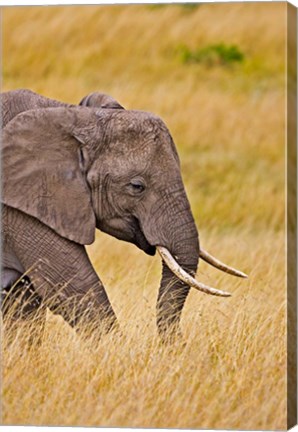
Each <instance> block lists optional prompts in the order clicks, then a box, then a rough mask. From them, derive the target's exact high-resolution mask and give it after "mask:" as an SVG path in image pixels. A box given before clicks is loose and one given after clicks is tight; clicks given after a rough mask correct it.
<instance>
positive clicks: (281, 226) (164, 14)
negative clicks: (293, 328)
mask: <svg viewBox="0 0 298 432" xmlns="http://www.w3.org/2000/svg"><path fill="white" fill-rule="evenodd" d="M286 7H287V6H286V3H234V4H202V5H198V6H189V5H188V6H187V5H166V6H158V5H127V6H94V7H90V6H87V7H86V6H83V7H78V6H76V7H75V6H68V7H26V8H16V7H11V8H4V9H2V27H3V31H2V32H3V61H2V66H3V90H11V89H16V88H30V89H32V90H34V91H36V92H39V93H42V94H43V95H45V96H48V97H52V98H55V99H60V100H63V101H67V102H70V103H78V102H79V101H80V100H81V98H82V97H83V96H85V95H86V94H87V93H89V92H92V91H95V90H99V91H103V92H106V93H109V94H111V95H112V96H113V97H115V98H116V99H117V100H118V101H119V102H120V103H121V104H122V105H124V106H125V107H126V108H131V109H141V110H147V111H152V112H154V113H156V114H158V115H159V116H161V117H162V118H163V120H164V121H165V123H166V124H167V125H168V127H169V129H170V131H171V133H172V136H173V138H174V141H175V143H176V146H177V148H178V152H179V155H180V159H181V166H182V174H183V178H184V181H185V186H186V189H187V192H188V196H189V200H190V203H191V206H192V210H193V214H194V217H195V220H196V223H197V226H198V228H199V231H200V239H201V244H202V245H203V246H204V248H206V249H207V250H208V251H210V252H211V253H212V254H214V255H215V256H217V257H218V258H220V259H221V260H223V261H224V262H227V263H229V264H230V265H233V266H235V267H237V268H239V269H241V270H243V271H245V272H246V273H248V274H249V278H248V279H247V280H239V279H237V278H233V277H232V276H229V275H226V274H223V273H221V272H219V271H217V270H215V269H212V268H211V267H210V266H207V265H206V264H205V263H201V264H200V267H199V271H198V275H197V276H198V278H199V279H200V280H201V281H202V282H205V283H207V284H209V285H211V286H215V287H218V288H221V289H225V290H228V291H230V292H232V293H233V296H232V297H231V298H228V299H220V298H215V297H210V296H206V295H204V294H200V293H198V292H197V291H195V290H192V291H191V293H190V295H189V297H188V299H187V303H186V307H185V309H184V312H183V319H182V328H183V333H184V337H185V341H186V345H185V346H181V344H179V343H176V344H175V343H174V344H173V346H172V347H171V348H169V347H166V346H163V345H161V344H160V343H159V340H158V338H157V335H156V329H155V303H156V297H157V289H158V284H159V278H160V272H161V264H160V260H159V258H158V257H154V258H152V257H148V256H145V254H144V253H143V252H141V251H139V250H138V249H137V248H136V247H134V246H132V245H129V244H126V243H123V242H120V241H117V240H115V239H113V238H112V237H109V236H107V235H104V234H102V233H98V234H97V240H96V242H95V243H94V244H93V245H91V246H90V247H88V252H89V254H90V257H91V260H92V262H93V264H94V266H95V268H96V270H97V271H98V273H99V275H100V277H101V279H102V281H103V282H104V284H105V287H106V290H107V292H108V295H109V297H110V300H111V302H112V305H113V307H114V309H115V311H116V313H117V315H118V317H119V321H120V324H121V327H122V336H119V335H109V336H106V337H104V338H103V339H102V341H101V342H100V343H99V345H96V344H95V343H94V341H93V340H92V336H91V339H90V338H89V339H82V338H78V337H77V336H76V335H75V334H74V333H73V332H72V331H71V330H70V329H69V328H68V326H67V325H66V324H65V323H64V322H63V320H62V318H59V317H57V316H54V315H52V314H50V313H49V314H48V321H47V326H46V332H45V336H44V339H43V341H42V344H41V345H40V346H38V347H36V346H32V347H31V349H28V347H26V344H25V341H26V338H27V337H28V334H29V333H30V329H29V330H28V329H23V331H21V328H20V331H19V332H18V333H17V334H16V335H15V339H14V340H13V342H11V343H10V344H8V343H6V339H3V344H2V376H3V380H2V423H3V424H6V425H8V424H34V425H81V426H83V425H86V426H87V425H88V426H97V425H100V426H131V427H163V428H173V427H175V428H213V429H215V428H220V429H236V428H240V429H285V428H286V424H287V409H286V374H285V372H286V327H285V322H286V291H285V222H284V205H285V192H284V182H285V159H284V157H285V148H284V143H285V115H284V112H285V101H286V99H285V97H286V95H285V43H286ZM214 47H217V48H214ZM218 47H219V48H218ZM220 47H221V48H220ZM231 47H234V48H233V49H232V54H231V50H230V48H231ZM235 51H236V53H238V54H239V55H238V56H237V55H236V56H234V57H233V52H234V54H235ZM236 58H238V60H236Z"/></svg>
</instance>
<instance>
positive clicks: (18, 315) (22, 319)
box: [1, 268, 46, 344]
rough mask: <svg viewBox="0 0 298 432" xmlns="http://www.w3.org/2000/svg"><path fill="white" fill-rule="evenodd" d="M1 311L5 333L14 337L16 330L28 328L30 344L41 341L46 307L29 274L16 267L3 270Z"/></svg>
mask: <svg viewBox="0 0 298 432" xmlns="http://www.w3.org/2000/svg"><path fill="white" fill-rule="evenodd" d="M1 311H2V317H3V323H4V331H5V333H4V334H5V335H6V336H7V338H8V339H9V340H12V339H14V336H15V331H16V330H18V329H19V328H20V327H22V328H26V329H27V332H26V333H25V336H26V337H27V339H28V342H29V344H32V343H33V342H34V343H38V344H39V343H41V341H42V338H43V333H44V326H45V320H46V308H45V305H44V304H43V302H42V298H41V297H40V296H39V295H38V294H37V292H36V290H35V289H34V286H33V284H32V282H31V281H30V279H29V277H28V276H27V275H22V274H20V273H19V272H18V271H17V270H15V269H10V268H4V269H3V271H2V290H1Z"/></svg>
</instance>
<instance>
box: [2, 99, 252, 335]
mask: <svg viewBox="0 0 298 432" xmlns="http://www.w3.org/2000/svg"><path fill="white" fill-rule="evenodd" d="M82 102H83V101H82ZM82 102H81V103H82ZM87 102H88V100H87ZM96 103H97V102H96ZM58 104H59V103H58ZM84 104H85V105H87V103H86V100H85V103H82V105H84ZM62 105H63V106H61V105H60V106H57V105H55V104H53V105H51V106H50V107H45V108H43V107H40V106H38V108H37V109H31V110H29V111H25V110H21V111H24V112H20V114H18V115H17V116H16V117H14V118H12V119H11V120H10V121H9V122H6V123H5V125H6V126H5V127H4V130H3V136H2V145H3V150H2V161H3V169H2V173H3V180H2V182H3V183H2V184H3V193H2V202H3V206H2V236H3V255H4V263H3V277H4V285H10V286H11V285H12V284H13V283H14V282H15V281H16V280H17V279H18V278H19V277H20V276H21V275H22V274H23V273H27V275H28V276H29V278H30V280H31V281H32V282H33V286H34V288H35V291H36V295H37V296H38V299H41V301H39V302H37V303H39V304H38V306H37V307H40V303H43V304H46V305H48V306H49V307H50V308H51V309H52V310H53V311H54V312H56V313H60V314H61V315H62V316H63V317H64V319H65V320H66V321H67V322H68V323H69V324H70V325H72V326H75V327H80V320H81V318H82V317H84V318H85V319H87V320H89V322H91V323H92V324H93V325H94V327H95V328H97V329H99V328H101V329H104V331H106V330H107V329H110V328H111V327H113V326H115V325H116V316H115V314H114V311H113V309H112V306H111V304H110V301H109V299H108V296H107V294H106V292H105V290H104V287H103V285H102V283H101V281H100V279H99V278H98V276H97V274H96V273H95V271H94V269H93V267H92V265H91V263H90V261H89V258H88V256H87V253H86V250H85V248H84V245H87V244H91V243H92V242H93V241H94V235H95V228H98V229H100V230H102V231H104V232H106V233H108V234H110V235H112V236H114V237H116V238H118V239H120V240H124V241H127V242H131V243H134V244H135V245H136V246H138V247H139V248H140V249H142V250H143V251H144V252H146V253H147V254H149V255H154V253H155V251H156V250H158V252H159V253H160V254H161V256H162V259H163V270H162V279H161V284H160V288H159V293H158V299H157V327H158V331H159V334H160V335H161V337H162V338H166V336H167V335H169V334H173V333H179V321H180V316H181V312H182V309H183V305H184V303H185V300H186V297H187V294H188V292H189V289H190V286H193V287H195V288H197V289H199V290H201V291H203V292H207V293H209V294H214V295H222V296H228V295H229V294H228V293H226V292H223V291H219V290H215V289H214V288H210V287H207V286H206V285H204V284H202V283H199V282H197V281H196V280H195V279H194V277H193V275H194V273H195V272H196V270H197V265H198V258H199V256H201V257H202V258H203V259H205V260H206V261H208V262H209V263H211V264H212V265H215V266H216V267H218V268H221V269H222V270H224V271H227V272H228V273H231V274H235V275H237V276H241V277H245V276H246V275H245V274H244V273H241V272H239V271H237V270H234V269H232V268H231V267H228V266H226V265H225V264H223V263H221V262H220V261H218V260H216V259H215V258H213V257H212V256H210V255H209V254H207V252H205V251H203V250H202V249H200V245H199V238H198V232H197V229H196V226H195V222H194V219H193V216H192V212H191V208H190V204H189V202H188V199H187V196H186V192H185V189H184V185H183V182H182V178H181V173H180V163H179V158H178V154H177V151H176V148H175V145H174V142H173V139H172V137H171V135H170V133H169V131H168V129H167V127H166V126H165V124H164V123H163V121H162V120H161V119H160V118H158V117H157V116H155V115H153V114H150V113H146V112H141V111H131V110H124V109H114V108H115V107H113V108H105V109H103V108H92V107H89V106H80V107H76V106H70V105H67V104H65V105H64V104H62ZM120 108H122V107H121V106H120ZM103 323H105V325H103ZM99 324H100V325H99Z"/></svg>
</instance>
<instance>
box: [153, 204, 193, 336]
mask: <svg viewBox="0 0 298 432" xmlns="http://www.w3.org/2000/svg"><path fill="white" fill-rule="evenodd" d="M185 207H186V208H185V210H184V214H183V213H181V210H180V212H179V218H177V217H176V218H171V219H172V220H171V223H170V224H169V225H168V227H169V228H168V230H169V231H170V232H169V236H170V237H171V238H172V241H170V242H169V244H168V245H167V244H161V245H160V246H162V247H161V248H160V247H159V245H157V250H158V252H159V253H161V252H165V249H164V248H166V250H167V251H169V252H170V254H171V255H172V256H173V258H174V259H175V260H176V262H177V263H178V264H179V266H180V267H181V268H182V269H183V270H184V271H185V272H187V273H188V274H189V275H195V273H196V271H197V267H198V261H199V252H200V246H199V238H198V232H197V229H196V226H195V222H194V220H193V217H192V214H191V211H190V208H189V204H188V202H187V203H186V205H185ZM164 243H165V242H164ZM162 258H163V262H162V265H163V267H162V278H161V283H160V288H159V293H158V298H157V328H158V332H159V334H160V336H161V338H162V339H165V338H167V337H169V336H170V337H171V336H173V335H177V334H178V333H179V322H180V318H181V313H182V310H183V306H184V303H185V300H186V298H187V296H188V293H189V290H190V286H189V284H188V283H186V282H185V281H182V280H181V278H180V277H178V276H177V273H176V274H175V273H173V271H172V270H171V269H170V267H169V262H167V261H166V259H165V257H164V256H163V255H162Z"/></svg>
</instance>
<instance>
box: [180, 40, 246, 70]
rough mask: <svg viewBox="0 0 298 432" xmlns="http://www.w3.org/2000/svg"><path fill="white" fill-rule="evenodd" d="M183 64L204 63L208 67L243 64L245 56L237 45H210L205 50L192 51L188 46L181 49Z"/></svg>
mask: <svg viewBox="0 0 298 432" xmlns="http://www.w3.org/2000/svg"><path fill="white" fill-rule="evenodd" d="M180 55H181V61H182V63H203V64H206V65H207V66H216V65H223V66H226V65H230V64H231V63H235V62H239V63H240V62H242V61H243V60H244V54H243V53H242V52H241V51H240V50H239V48H238V47H237V46H236V45H225V44H223V43H221V44H217V45H208V46H206V47H204V48H201V49H198V50H194V51H192V50H191V49H190V48H188V47H186V46H182V47H181V48H180Z"/></svg>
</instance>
